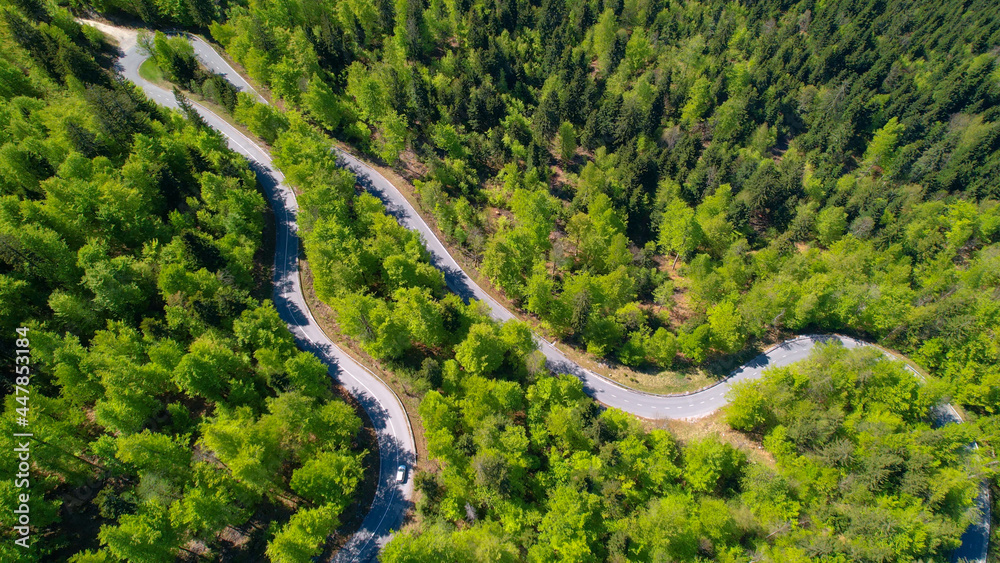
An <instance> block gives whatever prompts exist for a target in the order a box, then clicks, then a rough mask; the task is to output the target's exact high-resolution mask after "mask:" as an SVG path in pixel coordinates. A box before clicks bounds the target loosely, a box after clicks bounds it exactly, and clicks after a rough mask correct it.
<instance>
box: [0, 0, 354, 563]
mask: <svg viewBox="0 0 1000 563" xmlns="http://www.w3.org/2000/svg"><path fill="white" fill-rule="evenodd" d="M210 4H211V3H206V2H202V1H201V0H197V1H193V2H181V3H173V4H171V3H169V2H158V1H157V2H146V3H143V4H141V5H142V6H144V8H143V9H144V10H151V12H144V13H143V14H142V15H143V16H146V15H149V13H153V14H158V15H157V18H159V17H162V18H164V19H173V20H174V21H178V22H181V23H183V24H185V25H208V24H210V23H211V21H212V19H213V18H215V17H217V16H218V15H219V14H218V13H217V7H216V6H215V5H214V4H211V5H210ZM136 6H139V5H138V4H128V5H127V6H126V5H124V3H118V2H115V1H111V2H106V3H102V6H101V7H102V8H105V9H108V10H111V11H115V10H122V11H126V12H128V11H131V10H134V9H135V7H136ZM2 12H3V14H2V18H3V20H4V24H3V25H0V45H2V46H3V49H0V83H2V84H0V123H2V126H0V309H2V311H0V329H2V330H3V331H4V332H5V333H7V334H14V328H15V327H19V326H28V327H30V328H31V330H30V331H29V334H28V337H29V338H30V341H31V348H32V352H33V356H32V361H33V365H32V368H33V370H32V371H33V378H32V381H31V383H32V386H31V387H32V397H31V415H30V419H31V425H32V428H33V430H34V432H36V435H37V436H40V437H42V438H40V439H41V441H39V442H38V443H36V444H34V445H33V446H32V448H33V450H32V451H33V456H32V464H33V465H32V479H31V484H30V488H29V489H28V490H27V491H22V492H30V495H31V502H32V506H31V509H32V511H31V520H32V526H33V527H35V528H36V531H37V532H38V533H40V534H41V535H40V536H39V540H38V541H37V542H34V541H33V542H32V543H33V544H35V545H34V546H33V547H32V548H31V550H30V552H29V551H22V552H21V553H18V552H17V551H15V552H10V551H8V550H7V547H4V548H2V549H0V559H2V560H4V561H7V560H11V561H17V560H59V561H64V560H76V561H94V562H96V561H111V560H115V561H118V560H122V561H174V560H176V559H177V558H178V557H184V556H186V555H184V554H185V552H184V551H183V550H184V549H185V547H186V546H189V543H190V542H191V541H193V540H197V541H198V542H199V544H200V545H203V546H204V547H205V548H207V549H208V550H209V553H212V554H218V553H220V550H219V547H220V545H219V541H220V540H219V537H220V534H221V533H222V532H223V531H224V530H225V529H226V528H227V527H241V526H243V525H245V524H246V523H247V521H248V519H249V518H250V516H251V515H252V514H254V513H256V512H257V510H258V507H259V506H261V504H263V503H265V502H266V503H274V502H277V499H278V497H279V496H280V497H282V498H289V497H292V496H293V494H292V493H291V490H290V488H289V485H288V483H287V481H286V479H285V478H282V477H281V473H282V471H286V472H287V475H288V476H290V475H291V474H292V473H293V472H294V471H295V470H296V469H299V468H300V467H302V466H303V465H305V464H306V463H309V462H310V461H311V460H312V459H313V458H314V457H315V456H316V455H318V454H319V453H320V452H330V453H331V454H336V455H343V456H346V457H348V458H352V459H353V457H354V456H356V454H357V452H351V451H350V448H351V446H352V444H353V438H354V435H355V434H356V433H357V431H358V429H359V427H360V420H359V419H358V418H357V417H356V416H355V415H354V413H353V411H352V410H351V409H350V408H349V407H347V405H345V404H344V403H342V402H340V401H332V400H330V395H329V391H328V389H329V378H328V376H327V375H326V369H325V367H324V366H323V365H322V364H321V363H320V362H319V361H318V360H316V359H315V358H314V357H313V356H312V355H309V354H304V353H302V354H297V353H296V352H295V346H294V342H293V340H292V338H291V335H290V333H289V332H288V331H287V329H286V325H285V323H284V322H283V321H281V319H280V317H279V316H278V315H277V312H276V311H275V309H274V307H273V305H270V304H265V303H262V302H261V301H260V300H259V299H258V298H256V297H254V296H253V295H254V294H255V293H256V292H259V290H260V288H262V287H265V286H266V285H267V284H266V278H267V276H268V274H266V273H264V270H263V269H261V268H259V267H258V266H259V265H258V264H257V263H256V262H257V260H258V259H260V258H262V257H261V256H258V250H259V249H260V248H261V244H262V240H261V236H262V230H263V228H264V224H265V218H264V216H263V212H264V209H265V203H264V198H263V196H262V194H261V193H260V192H259V191H258V186H257V182H256V178H255V177H254V173H253V171H252V170H251V169H250V168H249V167H248V166H247V164H246V161H245V159H243V158H242V157H240V156H238V155H236V154H235V153H233V152H231V151H229V150H228V149H227V148H226V141H225V139H224V138H223V137H222V136H221V135H219V134H217V133H215V132H213V131H212V130H211V129H209V128H206V127H203V126H201V125H200V124H199V123H197V122H196V121H192V120H190V119H189V118H190V116H183V115H181V114H178V113H173V112H168V111H166V110H162V109H160V108H158V107H157V106H155V105H154V104H153V103H152V102H150V101H149V100H147V99H145V97H144V96H143V95H142V93H141V92H140V91H139V90H138V89H136V88H135V87H133V86H131V85H130V84H129V83H128V82H124V81H121V80H119V79H117V78H115V77H114V75H113V74H111V73H110V72H109V71H108V70H106V69H103V68H101V67H100V65H99V64H98V62H97V61H102V62H103V61H108V60H109V59H108V58H107V53H108V52H110V51H107V50H106V46H105V44H104V42H103V39H102V37H103V36H102V35H101V34H100V33H99V32H97V31H96V30H95V29H94V28H89V27H87V28H82V27H81V26H80V25H79V24H78V23H77V22H76V21H75V20H74V19H73V16H72V15H71V14H70V13H69V12H68V11H67V10H66V9H64V8H60V7H57V6H56V5H55V4H52V5H51V6H50V5H48V4H44V3H39V2H34V1H30V0H29V1H25V2H16V3H14V4H12V5H10V6H6V5H5V6H4V9H3V10H2ZM25 17H27V19H25ZM299 35H300V36H301V37H302V38H304V36H305V35H304V33H300V34H299ZM147 47H148V48H149V49H150V50H152V51H154V55H153V56H154V58H156V62H157V64H158V65H159V66H160V68H161V69H162V70H163V71H164V74H165V77H166V78H168V79H172V80H175V81H178V82H179V83H180V86H182V87H184V88H185V89H190V90H195V91H198V92H199V93H201V94H203V95H205V96H206V97H208V98H210V99H212V100H213V101H216V102H217V103H220V105H223V106H224V107H227V108H229V109H232V106H235V104H236V98H235V96H231V97H227V93H229V94H232V93H233V90H230V88H232V87H231V86H230V85H228V83H226V82H225V80H222V79H220V78H218V77H215V76H211V75H209V74H207V73H205V72H204V71H203V70H202V69H200V68H198V67H197V65H196V64H195V63H194V59H193V57H192V52H191V46H190V45H189V44H188V42H187V40H186V39H184V38H182V37H179V36H178V37H166V36H164V35H163V34H157V36H155V37H154V38H150V40H149V41H148V44H147ZM95 55H96V58H95ZM306 58H307V57H306ZM303 62H305V63H308V61H307V60H305V59H303ZM275 74H276V75H278V74H283V75H286V74H288V73H287V72H286V70H283V69H281V68H278V67H276V68H275ZM219 80H222V81H221V82H219ZM282 81H283V83H284V82H285V81H286V79H285V78H282ZM297 88H298V86H297V85H296V86H294V87H289V88H287V89H286V90H287V92H288V97H289V98H292V94H293V93H294V92H293V91H294V90H296V89H297ZM283 95H284V94H283ZM227 100H228V102H231V104H229V103H227ZM244 101H247V100H244ZM243 110H246V111H245V115H244V116H245V117H246V116H249V117H247V119H249V120H250V123H251V127H252V128H254V129H256V130H257V131H258V132H260V133H262V134H266V135H271V134H273V135H277V134H278V132H279V131H280V130H282V129H283V128H284V127H286V126H290V121H289V120H287V119H286V118H285V117H284V114H282V113H281V112H278V111H277V110H274V109H273V108H270V109H269V108H268V107H266V106H260V107H258V106H255V105H252V104H248V103H244V107H243ZM317 181H321V180H317ZM262 274H263V275H262ZM11 363H13V359H12V358H11ZM285 395H290V396H291V397H292V398H294V399H295V400H289V399H285V400H284V401H277V400H276V398H277V397H283V396H285ZM289 403H293V404H292V406H293V407H294V409H289V408H285V409H280V408H278V407H279V406H282V405H285V406H287V404H289ZM272 404H276V406H275V408H274V409H273V410H272V409H271V405H272ZM19 406H20V404H19V403H17V402H16V401H14V396H13V395H9V396H8V397H7V400H6V401H5V402H4V408H5V412H4V416H3V417H2V420H3V421H6V422H4V424H9V425H13V424H14V422H13V421H14V420H15V416H14V415H15V413H14V409H16V408H18V407H19ZM341 407H343V408H341ZM344 409H346V410H344ZM293 411H294V412H293ZM296 413H298V414H296ZM293 414H294V417H293ZM301 417H304V421H303V420H302V419H301ZM292 418H294V420H290V419H292ZM289 427H294V428H297V429H298V432H299V433H301V432H306V433H308V434H307V435H306V436H305V437H303V436H300V435H298V434H296V433H295V432H291V431H289V430H288V428H289ZM14 431H15V430H13V426H11V428H7V427H5V428H4V432H3V433H2V434H3V435H4V436H7V437H10V436H11V435H12V433H13V432H14ZM319 441H322V446H320V445H319V444H318V442H319ZM314 442H317V443H314ZM3 447H4V449H6V450H8V451H10V450H13V448H14V447H16V445H15V444H13V443H10V442H9V440H7V441H4V443H3ZM10 460H11V461H12V462H13V463H16V458H14V457H11V458H10ZM226 462H231V463H226ZM4 470H5V471H6V472H7V473H8V474H11V475H13V474H14V473H16V468H15V467H14V466H9V467H7V466H5V468H4ZM94 483H98V484H99V485H98V486H99V487H100V490H99V491H95V492H96V497H95V504H96V505H97V506H96V508H95V510H94V511H91V510H89V509H87V508H86V506H80V505H78V504H75V503H76V502H77V501H78V500H80V499H81V497H80V495H79V491H84V490H87V489H86V488H88V487H89V488H92V487H93V486H94V485H93V484H94ZM18 490H19V489H15V488H14V487H13V482H12V481H11V482H9V483H8V484H6V485H4V486H0V496H2V497H3V499H4V502H5V503H6V504H8V505H11V506H16V503H15V500H16V496H15V495H16V493H17V491H18ZM265 495H266V498H265ZM342 495H343V498H349V497H350V495H351V492H350V491H348V490H347V489H344V491H343V492H342ZM86 498H89V497H86ZM60 505H61V506H62V509H60ZM80 518H87V519H93V518H96V519H97V520H96V521H93V522H90V523H88V525H82V523H81V520H80ZM90 524H93V525H90ZM98 530H99V531H98ZM42 532H44V533H42ZM11 533H12V530H11V529H10V528H8V529H7V530H6V531H4V532H2V533H0V535H2V536H3V537H2V538H0V539H3V541H2V542H0V543H2V544H3V545H4V546H13V547H14V549H16V550H20V549H21V548H19V547H17V546H15V544H14V543H13V538H12V537H11V536H10V534H11ZM42 535H44V538H42V537H41V536H42ZM81 546H87V547H89V548H90V549H89V550H87V551H81V553H77V554H74V551H77V550H81V549H82V547H81ZM256 549H257V552H256V553H252V551H253V549H247V550H246V551H247V552H246V553H244V554H242V555H244V556H246V557H249V558H251V559H258V558H260V557H261V556H262V551H263V547H262V546H261V547H259V548H256ZM8 556H10V557H8ZM212 556H215V555H212Z"/></svg>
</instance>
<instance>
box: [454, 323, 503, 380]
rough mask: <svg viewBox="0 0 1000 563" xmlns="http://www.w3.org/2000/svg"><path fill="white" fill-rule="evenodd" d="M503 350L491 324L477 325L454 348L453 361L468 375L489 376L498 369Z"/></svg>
mask: <svg viewBox="0 0 1000 563" xmlns="http://www.w3.org/2000/svg"><path fill="white" fill-rule="evenodd" d="M505 348H506V347H505V346H504V343H503V341H502V340H501V339H500V335H499V334H498V333H497V330H496V328H495V327H494V326H493V325H492V324H489V323H477V324H474V325H472V327H471V328H470V329H469V336H467V337H466V339H465V340H464V341H462V343H461V344H459V345H458V346H456V347H455V359H456V360H458V362H459V363H460V364H462V367H463V368H465V369H466V370H467V371H469V372H470V373H473V374H477V375H489V374H491V373H493V371H494V370H496V369H497V368H498V367H500V362H502V361H503V354H504V351H505Z"/></svg>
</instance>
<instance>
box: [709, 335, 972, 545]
mask: <svg viewBox="0 0 1000 563" xmlns="http://www.w3.org/2000/svg"><path fill="white" fill-rule="evenodd" d="M929 394H930V390H929V389H928V387H926V386H921V384H920V382H919V381H918V380H917V378H916V376H915V375H914V374H912V373H911V372H909V371H908V370H906V369H905V368H904V367H903V365H902V364H900V363H898V362H893V361H891V360H889V359H887V358H886V357H885V356H883V354H882V352H881V351H879V350H877V349H873V348H862V349H856V350H850V351H849V350H845V349H844V348H843V347H840V346H834V345H827V346H823V347H821V348H819V349H817V350H816V351H815V352H813V354H812V356H811V357H810V359H809V360H807V361H805V362H801V363H799V364H795V365H793V366H791V367H787V368H772V369H769V370H766V371H765V373H764V376H763V378H762V379H760V380H757V381H753V382H749V383H744V384H741V385H740V386H738V387H736V388H734V391H733V403H732V405H730V407H728V412H727V420H729V422H730V424H731V425H733V426H734V428H738V429H745V430H755V431H757V432H761V433H765V434H766V437H765V438H764V440H763V443H764V446H765V447H766V448H767V450H768V451H769V452H770V453H771V454H772V455H773V456H774V458H775V460H776V461H777V468H776V469H769V468H765V467H763V466H751V467H750V468H749V470H748V471H747V472H746V473H745V475H744V476H743V478H742V481H741V484H740V488H741V490H742V493H741V497H740V498H741V501H742V502H743V503H744V504H745V505H746V506H747V507H748V508H749V509H750V511H751V512H752V513H753V515H754V517H755V518H757V519H758V520H759V521H760V523H761V524H762V525H763V526H765V527H766V529H768V530H769V532H768V533H775V534H777V536H776V539H775V540H774V542H775V543H776V544H777V545H779V546H782V547H783V548H791V546H794V545H801V543H800V541H799V540H798V539H796V538H797V536H800V535H801V532H800V533H796V532H794V529H795V527H796V526H797V525H798V524H795V523H796V522H802V521H803V520H804V519H806V520H808V521H811V522H813V524H812V525H811V526H810V527H809V528H807V530H822V529H828V530H830V533H835V534H837V535H838V536H839V537H841V538H842V541H841V544H840V547H838V548H837V550H836V552H837V553H840V554H842V556H844V557H847V558H848V559H851V560H874V559H893V560H913V559H919V558H926V557H939V556H943V555H944V554H946V553H947V552H948V551H949V550H950V549H952V548H953V547H954V546H955V545H957V538H958V536H959V535H961V532H962V530H963V529H964V527H965V522H966V521H967V520H966V518H968V514H967V513H966V510H967V509H968V508H967V507H969V506H971V503H972V499H973V497H974V496H975V494H976V490H977V485H976V482H975V480H974V479H973V478H972V477H971V476H970V475H969V474H967V473H964V472H965V468H966V464H968V463H973V464H975V463H976V461H975V460H974V459H971V458H970V455H969V454H970V450H968V449H966V448H965V447H964V446H963V444H965V443H966V441H967V440H969V439H970V436H971V434H970V433H969V432H970V431H971V430H969V429H966V428H964V427H963V426H965V425H952V426H945V427H941V428H936V429H935V428H933V427H932V425H931V419H930V412H931V411H930V406H931V405H932V404H933V398H932V397H931V396H929ZM932 460H933V461H932ZM890 475H893V477H891V478H890V477H889V476H890ZM872 519H875V520H876V521H878V522H881V524H880V525H879V526H874V527H873V526H872V525H871V524H870V522H872V521H873V520H872ZM789 523H791V530H790V531H786V530H788V529H789Z"/></svg>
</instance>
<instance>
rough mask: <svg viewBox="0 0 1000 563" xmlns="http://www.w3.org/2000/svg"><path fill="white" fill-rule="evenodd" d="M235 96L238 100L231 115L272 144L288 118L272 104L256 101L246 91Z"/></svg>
mask: <svg viewBox="0 0 1000 563" xmlns="http://www.w3.org/2000/svg"><path fill="white" fill-rule="evenodd" d="M237 98H238V100H239V101H238V103H237V105H236V109H235V111H233V117H234V118H236V120H237V121H239V122H240V123H242V124H244V125H246V126H247V128H248V129H250V132H252V133H253V134H254V135H257V136H258V137H260V138H261V139H264V141H265V142H267V143H269V144H273V143H274V141H275V140H277V138H278V135H279V134H280V133H281V132H282V131H283V130H284V129H286V128H287V127H288V119H287V118H286V117H285V116H284V114H282V113H281V112H280V111H278V110H277V109H275V108H274V106H271V105H268V104H262V103H260V102H258V101H257V100H256V98H254V97H253V95H252V94H249V93H247V92H240V93H239V95H238V96H237Z"/></svg>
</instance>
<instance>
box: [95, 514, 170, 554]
mask: <svg viewBox="0 0 1000 563" xmlns="http://www.w3.org/2000/svg"><path fill="white" fill-rule="evenodd" d="M100 538H101V543H102V544H104V545H105V546H107V549H108V551H109V552H110V553H111V554H112V555H114V556H115V557H117V558H118V559H122V560H126V561H150V562H160V561H162V562H169V561H174V560H175V559H176V557H177V551H178V548H179V547H180V541H179V540H180V537H179V535H178V531H177V530H176V529H174V528H173V527H172V526H171V525H170V520H169V517H168V515H167V508H166V507H165V506H163V505H160V504H159V503H157V502H155V501H154V502H151V503H148V504H146V505H145V509H144V510H143V511H141V512H139V513H137V514H125V515H123V516H122V517H121V518H120V519H119V523H118V525H117V526H109V525H105V526H102V527H101V532H100Z"/></svg>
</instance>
